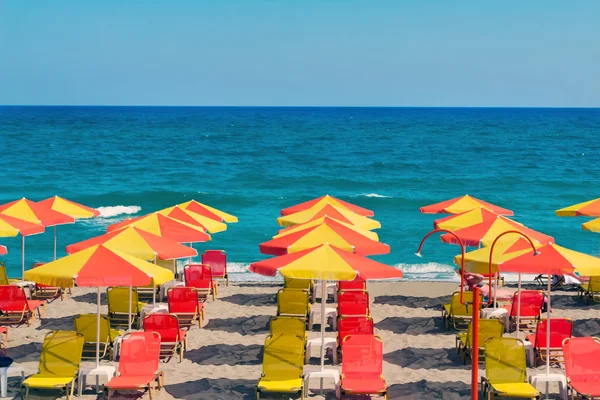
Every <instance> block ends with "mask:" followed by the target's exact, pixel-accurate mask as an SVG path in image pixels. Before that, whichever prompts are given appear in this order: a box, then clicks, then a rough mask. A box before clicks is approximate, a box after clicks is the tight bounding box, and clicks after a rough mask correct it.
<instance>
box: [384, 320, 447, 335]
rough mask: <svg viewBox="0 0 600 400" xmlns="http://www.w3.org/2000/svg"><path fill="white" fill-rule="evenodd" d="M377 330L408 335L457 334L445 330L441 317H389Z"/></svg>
mask: <svg viewBox="0 0 600 400" xmlns="http://www.w3.org/2000/svg"><path fill="white" fill-rule="evenodd" d="M375 328H377V329H381V330H384V331H390V332H394V333H406V334H408V335H426V334H438V335H456V332H453V331H447V330H446V329H445V328H444V322H443V321H442V318H441V317H410V318H408V317H407V318H403V317H387V318H385V319H383V320H382V321H379V322H377V323H376V324H375Z"/></svg>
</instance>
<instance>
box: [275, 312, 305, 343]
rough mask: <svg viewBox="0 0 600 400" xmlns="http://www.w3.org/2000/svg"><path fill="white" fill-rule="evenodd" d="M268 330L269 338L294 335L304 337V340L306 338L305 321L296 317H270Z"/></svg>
mask: <svg viewBox="0 0 600 400" xmlns="http://www.w3.org/2000/svg"><path fill="white" fill-rule="evenodd" d="M269 329H270V331H271V336H279V335H295V336H300V337H304V338H305V340H306V339H307V338H308V332H307V331H306V321H303V320H302V319H300V318H298V317H285V316H279V317H271V321H270V322H269Z"/></svg>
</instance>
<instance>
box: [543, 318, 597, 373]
mask: <svg viewBox="0 0 600 400" xmlns="http://www.w3.org/2000/svg"><path fill="white" fill-rule="evenodd" d="M550 327H552V322H550ZM562 348H563V356H564V358H565V372H566V375H567V378H570V379H571V380H573V379H574V378H575V377H578V376H588V377H591V376H595V377H598V376H599V375H600V363H599V362H598V360H600V339H599V338H597V337H572V338H568V339H565V341H564V342H563V345H562Z"/></svg>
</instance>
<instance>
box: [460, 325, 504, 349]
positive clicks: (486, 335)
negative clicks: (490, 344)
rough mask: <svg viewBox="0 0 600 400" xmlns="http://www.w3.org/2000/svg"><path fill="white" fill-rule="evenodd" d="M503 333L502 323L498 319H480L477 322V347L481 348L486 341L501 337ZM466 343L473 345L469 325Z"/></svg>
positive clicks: (470, 326) (471, 328) (471, 327)
mask: <svg viewBox="0 0 600 400" xmlns="http://www.w3.org/2000/svg"><path fill="white" fill-rule="evenodd" d="M503 333H504V323H503V322H502V321H501V320H499V319H480V320H479V347H483V346H484V345H485V342H486V341H487V340H488V339H493V338H499V337H502V334H503ZM467 343H468V345H469V346H471V345H472V344H473V326H472V324H471V323H469V329H468V330H467Z"/></svg>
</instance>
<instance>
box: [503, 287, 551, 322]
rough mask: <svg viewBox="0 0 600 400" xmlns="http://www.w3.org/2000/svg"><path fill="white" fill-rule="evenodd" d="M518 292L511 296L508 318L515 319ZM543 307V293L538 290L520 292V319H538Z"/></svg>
mask: <svg viewBox="0 0 600 400" xmlns="http://www.w3.org/2000/svg"><path fill="white" fill-rule="evenodd" d="M518 301H519V292H516V293H515V295H514V296H513V302H512V307H511V310H510V316H511V317H516V316H517V311H518ZM543 305H544V292H542V291H540V290H522V291H521V317H538V316H539V315H540V313H541V312H542V307H543Z"/></svg>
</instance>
